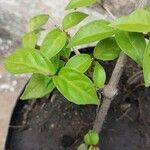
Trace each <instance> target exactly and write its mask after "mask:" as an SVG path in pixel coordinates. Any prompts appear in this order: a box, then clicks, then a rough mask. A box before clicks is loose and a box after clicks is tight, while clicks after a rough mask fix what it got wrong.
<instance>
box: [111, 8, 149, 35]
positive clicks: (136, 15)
mask: <svg viewBox="0 0 150 150" xmlns="http://www.w3.org/2000/svg"><path fill="white" fill-rule="evenodd" d="M110 26H111V27H114V28H117V29H120V30H124V31H131V32H149V31H150V12H149V11H147V10H144V9H137V10H135V11H134V12H133V13H131V14H130V15H129V16H125V17H121V18H119V19H118V20H116V21H114V22H113V23H112V24H110Z"/></svg>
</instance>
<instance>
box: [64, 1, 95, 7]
mask: <svg viewBox="0 0 150 150" xmlns="http://www.w3.org/2000/svg"><path fill="white" fill-rule="evenodd" d="M94 3H96V0H71V1H70V3H69V4H68V5H67V7H66V9H73V8H79V7H84V6H90V5H92V4H94Z"/></svg>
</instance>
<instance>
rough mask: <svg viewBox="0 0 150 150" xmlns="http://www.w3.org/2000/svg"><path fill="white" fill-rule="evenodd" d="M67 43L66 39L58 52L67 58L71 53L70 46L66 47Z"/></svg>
mask: <svg viewBox="0 0 150 150" xmlns="http://www.w3.org/2000/svg"><path fill="white" fill-rule="evenodd" d="M67 45H68V41H67V42H66V44H65V46H64V47H63V49H62V50H61V52H60V56H63V57H65V58H69V57H70V54H71V48H67Z"/></svg>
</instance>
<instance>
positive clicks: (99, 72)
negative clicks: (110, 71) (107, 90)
mask: <svg viewBox="0 0 150 150" xmlns="http://www.w3.org/2000/svg"><path fill="white" fill-rule="evenodd" d="M93 81H94V84H95V85H96V87H98V88H102V87H104V84H105V81H106V73H105V70H104V68H103V67H102V66H101V65H100V64H99V63H98V62H97V63H96V65H95V67H94V72H93Z"/></svg>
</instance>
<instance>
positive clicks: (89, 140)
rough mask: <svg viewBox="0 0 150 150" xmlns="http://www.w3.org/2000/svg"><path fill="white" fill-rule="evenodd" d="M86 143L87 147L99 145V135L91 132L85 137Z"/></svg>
mask: <svg viewBox="0 0 150 150" xmlns="http://www.w3.org/2000/svg"><path fill="white" fill-rule="evenodd" d="M84 142H85V143H86V144H87V145H97V144H98V142H99V135H98V133H97V132H95V131H93V130H90V131H89V132H88V133H87V134H86V135H85V136H84Z"/></svg>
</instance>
